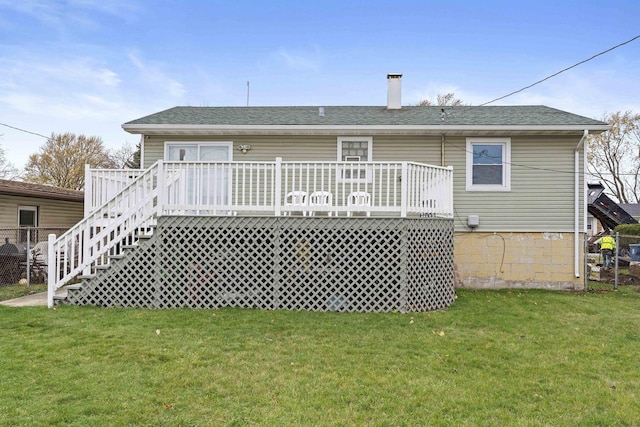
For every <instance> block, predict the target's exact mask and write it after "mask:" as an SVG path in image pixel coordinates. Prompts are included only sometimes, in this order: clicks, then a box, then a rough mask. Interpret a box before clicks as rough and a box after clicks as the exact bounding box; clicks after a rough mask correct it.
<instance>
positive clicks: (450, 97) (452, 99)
mask: <svg viewBox="0 0 640 427" xmlns="http://www.w3.org/2000/svg"><path fill="white" fill-rule="evenodd" d="M417 105H418V107H430V106H440V107H447V106H449V107H455V106H458V105H467V104H465V103H464V102H462V100H460V99H458V98H456V95H455V94H454V93H453V92H449V93H446V94H444V95H443V94H441V93H439V94H438V95H437V96H436V100H435V101H432V100H430V99H423V100H422V101H420V102H418V104H417Z"/></svg>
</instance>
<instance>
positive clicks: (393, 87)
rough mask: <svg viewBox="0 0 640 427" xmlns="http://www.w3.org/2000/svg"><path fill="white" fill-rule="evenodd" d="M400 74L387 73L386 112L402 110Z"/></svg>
mask: <svg viewBox="0 0 640 427" xmlns="http://www.w3.org/2000/svg"><path fill="white" fill-rule="evenodd" d="M401 79H402V74H400V73H389V74H387V110H399V109H401V108H402V102H401V99H400V98H401V95H402V85H401Z"/></svg>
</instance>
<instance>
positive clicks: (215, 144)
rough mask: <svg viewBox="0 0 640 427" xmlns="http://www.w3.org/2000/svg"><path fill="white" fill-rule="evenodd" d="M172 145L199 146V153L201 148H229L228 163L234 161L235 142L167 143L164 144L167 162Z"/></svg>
mask: <svg viewBox="0 0 640 427" xmlns="http://www.w3.org/2000/svg"><path fill="white" fill-rule="evenodd" d="M170 145H197V146H198V151H199V150H200V147H201V146H207V147H228V148H229V150H228V152H229V156H228V157H229V158H228V159H227V161H229V162H230V161H232V160H233V142H232V141H165V142H164V155H163V157H162V158H163V159H164V160H165V161H168V156H169V146H170Z"/></svg>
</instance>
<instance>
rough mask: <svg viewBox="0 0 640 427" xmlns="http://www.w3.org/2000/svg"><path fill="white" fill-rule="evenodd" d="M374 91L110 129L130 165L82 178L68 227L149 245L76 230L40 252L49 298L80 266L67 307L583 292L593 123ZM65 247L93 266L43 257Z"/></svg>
mask: <svg viewBox="0 0 640 427" xmlns="http://www.w3.org/2000/svg"><path fill="white" fill-rule="evenodd" d="M387 95H388V96H387V105H386V106H319V107H318V106H315V107H312V106H302V107H175V108H171V109H168V110H165V111H161V112H158V113H155V114H151V115H149V116H146V117H143V118H140V119H137V120H133V121H130V122H128V123H125V124H124V125H123V128H124V129H125V130H126V131H127V132H130V133H132V134H139V135H140V136H141V147H142V165H143V169H142V170H141V171H136V172H135V173H136V174H139V175H138V176H137V177H136V178H135V179H134V181H130V178H131V177H126V178H123V177H120V178H117V179H116V178H115V175H110V176H109V177H107V176H106V175H104V171H95V172H94V171H92V170H89V171H88V174H89V175H88V176H90V177H91V178H90V179H88V180H87V182H93V183H94V184H93V185H92V186H91V188H88V189H87V194H88V195H89V196H90V197H91V198H92V201H91V202H89V204H90V206H89V208H88V210H89V211H90V212H92V213H91V214H90V215H89V216H88V217H86V218H85V220H83V221H84V222H83V224H82V225H81V226H79V227H78V230H83V229H84V230H85V231H84V232H85V233H88V234H91V235H94V234H95V235H96V236H98V237H99V238H98V239H94V241H95V242H98V241H100V242H102V241H103V240H104V239H105V238H106V236H108V235H110V234H113V233H118V232H119V230H123V229H125V228H126V227H124V225H125V224H126V223H127V221H129V223H131V224H133V223H135V224H136V227H138V230H139V231H138V232H137V234H136V235H137V236H144V238H145V239H148V240H146V242H145V243H140V242H137V243H136V244H139V245H140V247H139V248H138V250H136V251H134V253H133V254H129V255H127V254H121V253H119V252H118V253H114V254H112V255H111V256H110V258H107V259H105V258H104V257H103V258H100V257H101V255H98V252H99V251H98V249H96V244H97V243H96V244H93V243H92V244H91V245H92V246H91V247H90V248H88V247H86V245H87V244H88V243H83V240H82V239H80V238H79V236H80V235H81V234H77V235H76V236H77V237H76V238H75V240H73V238H68V240H67V241H60V240H59V241H56V242H55V243H52V244H55V250H56V251H57V252H56V253H58V254H59V255H58V259H59V262H61V263H62V262H68V263H69V265H68V266H67V267H66V268H65V269H63V270H66V271H67V272H66V273H64V274H63V275H62V276H59V277H58V278H57V279H56V283H57V285H54V286H53V287H54V288H55V287H57V286H59V285H62V284H64V283H66V281H67V279H66V278H65V277H68V276H69V275H73V274H77V273H78V272H79V271H80V270H83V271H84V274H85V275H86V276H87V277H88V279H87V281H88V282H89V283H87V284H86V285H83V288H82V290H81V291H76V290H75V289H74V292H73V295H72V298H75V300H74V302H75V303H87V304H114V301H116V303H117V304H122V305H127V304H130V301H132V300H136V301H138V302H137V303H136V304H135V305H136V306H153V307H165V306H203V305H202V302H203V301H206V302H207V304H210V305H206V304H205V305H204V306H211V305H212V306H221V305H240V306H256V307H264V308H291V309H317V310H325V309H339V310H351V311H388V310H392V309H398V310H407V311H423V310H428V309H435V308H442V307H445V306H447V305H449V304H451V303H452V302H453V291H452V289H453V286H454V285H455V284H456V282H457V286H464V287H473V288H488V287H489V288H501V287H534V288H549V289H582V288H583V281H584V278H583V277H582V263H581V259H582V256H583V253H582V250H583V249H582V247H583V243H582V242H583V235H584V233H585V230H586V225H585V224H586V208H585V206H586V202H585V192H586V183H585V181H584V178H583V176H584V162H585V157H584V150H585V140H586V137H587V135H589V134H592V133H599V132H602V131H604V130H606V129H608V126H607V125H606V124H605V123H603V122H600V121H597V120H593V119H589V118H586V117H582V116H578V115H575V114H571V113H568V112H564V111H560V110H556V109H553V108H549V107H545V106H483V107H473V106H456V107H444V108H443V107H418V106H412V107H405V106H402V105H401V75H400V74H389V75H388V93H387ZM128 173H129V174H133V173H134V172H128ZM127 182H135V183H136V184H135V185H133V184H126V183H127ZM97 183H99V185H98V184H97ZM123 183H125V184H123ZM123 185H125V186H124V187H123ZM126 185H128V186H126ZM134 188H135V189H134ZM158 189H159V190H158ZM123 192H124V193H123ZM132 212H136V215H137V216H135V215H132V214H131V213H132ZM140 212H145V213H144V214H140ZM107 219H108V221H107ZM102 221H107V222H105V223H104V224H103V225H100V224H101V223H102ZM113 221H119V222H118V224H115V223H114V222H113ZM83 227H84V228H83ZM128 233H129V234H127V235H125V234H122V235H121V237H120V239H125V238H131V237H127V236H131V235H132V232H131V231H129V232H128ZM148 235H152V236H153V237H151V238H148ZM77 241H79V242H80V243H74V242H77ZM122 241H124V240H122ZM149 241H153V243H148V242H149ZM85 242H88V240H85ZM169 243H171V244H169ZM74 244H78V245H79V248H78V249H77V250H76V251H75V253H76V254H80V256H77V255H76V256H75V258H77V259H80V258H83V257H85V258H86V260H88V262H89V263H93V265H92V266H90V265H88V264H87V262H84V261H78V262H77V264H76V263H74V262H70V261H68V258H69V257H66V258H65V256H62V255H60V254H62V252H64V251H63V249H62V248H65V247H69V246H70V245H71V246H72V245H74ZM119 245H120V242H118V241H117V239H115V240H110V241H109V242H107V243H105V244H104V245H103V249H102V251H103V252H104V251H105V250H112V251H113V250H114V249H117V250H119V249H118V248H119ZM162 245H165V247H164V248H163V249H160V247H161V246H162ZM123 246H131V245H123ZM67 252H68V251H67ZM82 254H85V255H82ZM90 254H94V255H90ZM122 257H128V258H127V259H129V261H128V262H123V261H122ZM99 260H102V261H99ZM110 260H114V262H116V263H118V264H117V265H115V266H114V265H111V266H106V267H105V270H107V271H109V273H108V274H105V273H104V272H100V274H97V273H94V270H95V268H96V265H97V264H100V263H103V264H104V265H107V264H109V262H111V261H110ZM454 260H455V266H456V269H457V271H456V274H455V275H454V274H453V272H454ZM140 263H141V264H149V265H148V266H146V267H140V266H138V264H140ZM125 264H126V265H128V266H129V267H124V265H125ZM134 264H135V265H137V267H136V268H137V269H138V270H139V271H138V272H135V271H132V270H134V268H133V267H131V266H132V265H134ZM231 266H235V267H231ZM265 266H266V267H265ZM97 267H102V266H101V265H97ZM154 271H157V273H154ZM61 274H62V273H61ZM106 275H111V276H110V278H109V279H107V282H109V283H110V285H109V286H105V285H101V284H97V283H98V281H99V280H98V278H97V277H98V276H106ZM50 276H51V275H50ZM92 281H93V282H95V283H93V282H92ZM122 281H129V282H130V281H136V282H142V283H147V285H144V286H140V287H138V288H136V289H127V288H118V287H117V286H116V284H117V283H120V282H122ZM243 283H244V284H246V283H269V285H268V286H267V285H265V286H264V287H253V288H250V289H249V288H243V287H242V286H241V285H240V284H243ZM272 283H275V285H272ZM172 292H173V295H169V294H171V293H172ZM292 300H294V301H297V302H296V303H291V302H290V301H292ZM140 301H142V302H140Z"/></svg>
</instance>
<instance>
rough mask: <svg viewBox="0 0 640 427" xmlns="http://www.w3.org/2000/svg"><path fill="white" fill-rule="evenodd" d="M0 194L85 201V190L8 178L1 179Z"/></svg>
mask: <svg viewBox="0 0 640 427" xmlns="http://www.w3.org/2000/svg"><path fill="white" fill-rule="evenodd" d="M0 194H7V195H14V196H25V197H39V198H43V199H54V200H69V201H72V202H84V192H83V191H78V190H69V189H67V188H60V187H52V186H50V185H42V184H31V183H29V182H22V181H10V180H7V179H0Z"/></svg>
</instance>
